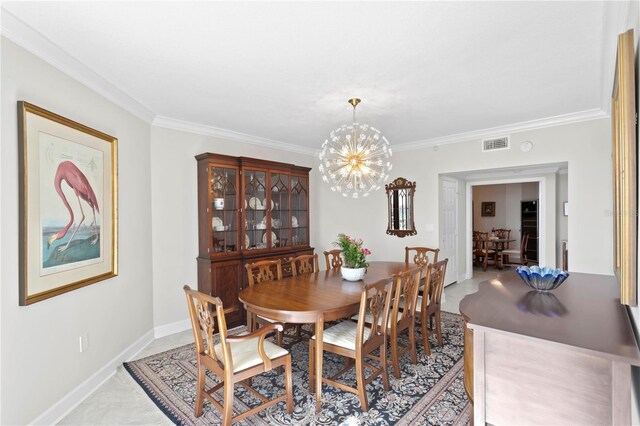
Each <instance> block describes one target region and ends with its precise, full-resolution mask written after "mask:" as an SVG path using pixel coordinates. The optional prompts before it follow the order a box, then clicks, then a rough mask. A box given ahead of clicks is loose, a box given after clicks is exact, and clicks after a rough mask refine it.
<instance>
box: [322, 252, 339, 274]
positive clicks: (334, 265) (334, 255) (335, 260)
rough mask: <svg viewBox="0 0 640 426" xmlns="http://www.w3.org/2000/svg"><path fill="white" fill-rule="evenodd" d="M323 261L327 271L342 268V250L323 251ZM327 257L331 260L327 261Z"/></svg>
mask: <svg viewBox="0 0 640 426" xmlns="http://www.w3.org/2000/svg"><path fill="white" fill-rule="evenodd" d="M322 253H323V254H324V260H325V262H326V264H327V271H328V270H330V269H338V268H340V267H341V266H342V256H341V255H342V250H340V249H334V250H328V251H323V252H322ZM329 256H331V260H329Z"/></svg>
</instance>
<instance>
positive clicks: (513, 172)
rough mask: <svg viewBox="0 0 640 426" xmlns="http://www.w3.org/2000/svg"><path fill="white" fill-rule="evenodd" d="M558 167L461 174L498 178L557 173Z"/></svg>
mask: <svg viewBox="0 0 640 426" xmlns="http://www.w3.org/2000/svg"><path fill="white" fill-rule="evenodd" d="M560 170H561V169H560V167H532V168H517V167H516V168H512V169H509V170H499V171H490V172H488V173H471V174H468V175H465V176H463V178H464V179H465V180H468V181H474V180H486V179H498V178H517V177H519V176H527V177H529V176H540V175H548V174H559V173H560Z"/></svg>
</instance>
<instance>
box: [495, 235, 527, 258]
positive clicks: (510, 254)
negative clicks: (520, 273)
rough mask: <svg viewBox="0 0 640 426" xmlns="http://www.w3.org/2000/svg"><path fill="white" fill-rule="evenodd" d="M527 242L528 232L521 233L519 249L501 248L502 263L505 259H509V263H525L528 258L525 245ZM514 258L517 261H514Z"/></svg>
mask: <svg viewBox="0 0 640 426" xmlns="http://www.w3.org/2000/svg"><path fill="white" fill-rule="evenodd" d="M528 244H529V234H528V233H526V232H525V233H524V234H523V235H522V241H520V250H502V253H500V254H501V256H502V264H504V263H505V259H509V262H508V263H510V264H512V263H517V264H519V265H525V266H526V265H527V264H528V263H529V260H528V259H527V245H528ZM514 258H517V259H518V261H517V262H514V260H513V259H514Z"/></svg>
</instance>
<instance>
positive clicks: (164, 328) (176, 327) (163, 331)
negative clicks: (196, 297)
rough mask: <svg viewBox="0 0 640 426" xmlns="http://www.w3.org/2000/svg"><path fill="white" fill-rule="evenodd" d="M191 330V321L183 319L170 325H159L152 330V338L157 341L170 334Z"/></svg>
mask: <svg viewBox="0 0 640 426" xmlns="http://www.w3.org/2000/svg"><path fill="white" fill-rule="evenodd" d="M185 330H191V320H189V319H185V320H182V321H176V322H172V323H170V324H165V325H160V326H158V327H155V328H154V329H153V336H154V338H156V339H159V338H161V337H164V336H168V335H170V334H175V333H180V332H181V331H185Z"/></svg>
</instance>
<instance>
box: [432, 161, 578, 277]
mask: <svg viewBox="0 0 640 426" xmlns="http://www.w3.org/2000/svg"><path fill="white" fill-rule="evenodd" d="M567 178H568V163H566V162H563V163H553V164H544V165H531V166H521V167H517V168H516V167H509V168H503V169H486V170H474V171H462V172H454V173H445V174H441V175H440V179H439V180H440V188H441V190H440V191H441V192H440V203H439V204H440V207H439V210H440V226H439V233H440V239H439V241H440V244H441V246H442V245H444V243H445V242H446V238H447V235H455V236H456V240H457V242H456V243H455V244H454V245H453V247H454V248H453V249H452V250H450V251H453V254H454V256H455V264H456V269H455V270H451V271H450V270H449V268H447V272H448V275H449V272H450V273H451V275H450V277H448V279H447V281H446V283H447V284H451V283H454V282H456V281H457V282H460V281H464V280H467V279H471V278H473V277H474V268H473V256H472V252H473V231H474V229H477V228H478V227H482V228H483V229H481V230H484V231H489V232H491V231H492V229H493V228H496V227H498V226H500V227H501V228H503V229H511V238H510V239H512V240H516V241H515V242H512V243H511V244H510V249H518V250H519V249H520V245H519V244H520V241H521V237H522V234H523V223H522V220H523V218H522V211H521V209H522V204H521V203H522V202H523V201H529V202H531V201H535V205H536V211H535V213H534V215H536V216H537V218H536V221H535V222H536V223H535V225H536V230H535V231H536V232H537V234H536V237H537V240H536V241H535V243H534V244H535V249H536V250H535V256H536V257H535V258H532V260H534V262H531V263H529V265H531V264H535V263H538V264H540V265H542V266H552V267H561V266H562V258H563V253H562V251H561V247H563V242H564V243H565V244H564V245H565V246H566V238H567V228H568V225H567V222H568V217H567V216H564V215H563V211H564V204H565V203H567V202H568V200H567V195H568V191H567V187H568V179H567ZM446 181H449V182H455V186H456V195H457V196H456V197H455V198H456V200H455V204H456V207H455V208H456V213H455V215H454V216H453V217H451V215H450V214H449V213H447V211H446V210H447V207H446V206H443V201H444V198H445V197H444V194H443V186H444V185H447V184H446V183H445V182H446ZM449 185H450V186H451V185H453V183H450V184H449ZM496 185H500V186H501V187H502V188H503V191H504V194H505V195H504V200H505V202H506V200H507V199H509V200H510V201H509V203H510V207H507V206H505V205H503V207H502V208H503V209H511V210H512V211H511V213H510V219H506V217H504V220H503V222H502V223H501V224H499V223H497V222H494V224H489V221H486V223H484V222H482V219H479V218H484V219H489V218H490V216H484V217H483V216H481V212H482V207H483V206H482V203H483V202H491V201H494V202H497V201H498V200H497V199H496V200H489V199H486V200H485V199H480V198H484V197H482V196H480V195H475V196H474V189H475V188H483V187H488V186H496ZM510 185H512V186H510ZM536 187H537V188H536ZM480 191H482V189H480ZM516 201H517V202H516ZM499 204H500V203H496V205H495V206H494V207H493V208H495V209H500V206H499ZM485 207H487V208H489V209H490V208H491V207H488V206H487V205H485ZM514 211H515V215H514ZM474 213H475V216H476V218H474ZM502 213H505V214H506V213H507V212H506V211H502V212H501V211H500V210H495V214H496V215H498V216H497V217H498V218H500V217H501V216H499V215H501V214H502ZM447 215H449V216H450V217H451V220H449V222H452V223H453V224H455V229H453V230H451V229H445V228H447V227H445V226H444V219H446V217H447ZM478 216H479V218H478ZM529 216H532V215H531V214H530V215H529ZM493 225H496V226H493ZM485 228H486V229H485ZM478 230H480V229H478ZM525 232H529V234H530V238H531V233H532V230H527V229H525ZM534 244H531V243H530V246H531V247H530V248H533V245H534ZM449 245H451V244H449ZM441 248H442V247H441ZM565 254H566V253H565ZM494 266H495V265H491V268H492V270H493V271H494V272H497V270H495V267H494ZM452 269H453V268H452ZM480 271H482V269H480ZM487 272H489V269H487ZM474 281H475V279H474Z"/></svg>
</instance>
